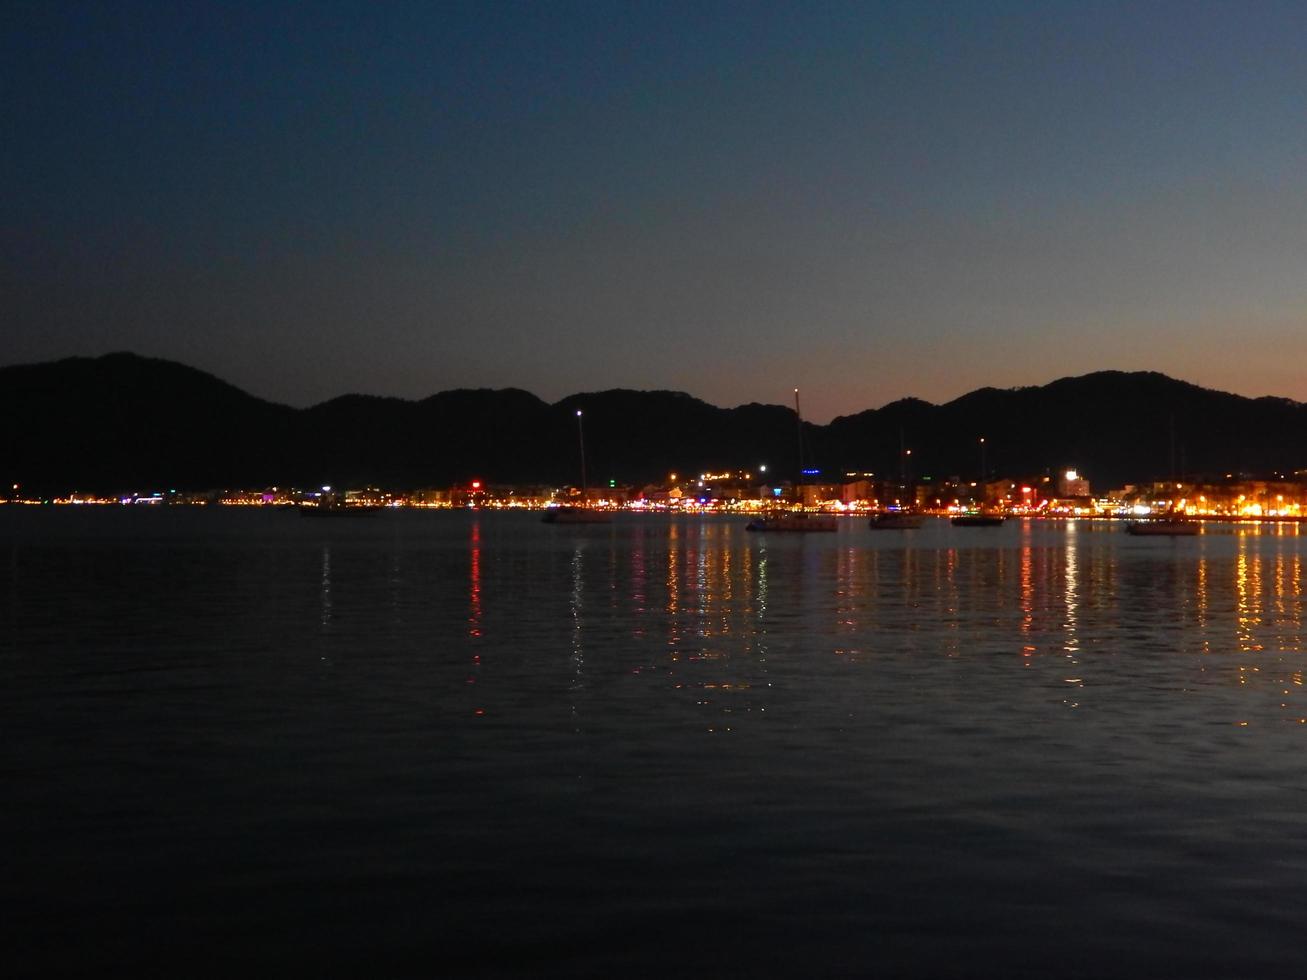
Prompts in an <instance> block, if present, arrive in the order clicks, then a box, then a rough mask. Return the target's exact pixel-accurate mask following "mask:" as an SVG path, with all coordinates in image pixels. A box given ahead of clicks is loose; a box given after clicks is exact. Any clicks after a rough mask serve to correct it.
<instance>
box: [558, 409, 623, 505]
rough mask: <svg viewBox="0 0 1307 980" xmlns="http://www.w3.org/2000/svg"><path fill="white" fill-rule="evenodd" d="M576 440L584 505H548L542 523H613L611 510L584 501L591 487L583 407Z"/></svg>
mask: <svg viewBox="0 0 1307 980" xmlns="http://www.w3.org/2000/svg"><path fill="white" fill-rule="evenodd" d="M576 442H577V448H578V449H579V450H580V455H581V500H582V502H583V504H582V506H576V505H574V504H559V505H556V506H552V507H546V508H545V513H544V516H543V517H541V518H540V523H542V524H611V523H612V520H613V515H612V512H611V511H607V510H596V509H595V508H592V507H587V506H584V503H586V502H588V501H589V499H590V487H589V485H588V484H587V482H586V473H585V429H584V428H583V427H582V425H581V409H579V408H578V409H577V410H576Z"/></svg>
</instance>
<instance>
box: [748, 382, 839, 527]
mask: <svg viewBox="0 0 1307 980" xmlns="http://www.w3.org/2000/svg"><path fill="white" fill-rule="evenodd" d="M794 419H795V422H796V423H797V424H798V437H799V460H798V461H799V479H798V480H797V481H796V482H795V484H794V496H795V499H794V502H793V504H792V505H790V506H786V505H784V504H782V503H781V502H780V501H777V502H776V505H775V506H773V507H771V508H769V509H768V510H765V511H763V513H761V514H759V515H758V516H757V517H755V518H754V519H753V520H751V521H749V523H748V524H746V525H745V526H744V529H745V530H746V531H787V532H789V531H792V532H804V531H834V530H835V515H834V514H821V513H811V514H810V513H808V512H807V511H805V510H804V509H803V476H804V474H805V473H806V472H807V471H806V470H804V468H803V413H802V412H801V411H800V409H799V389H798V388H795V389H794ZM813 472H816V471H815V470H814V471H813Z"/></svg>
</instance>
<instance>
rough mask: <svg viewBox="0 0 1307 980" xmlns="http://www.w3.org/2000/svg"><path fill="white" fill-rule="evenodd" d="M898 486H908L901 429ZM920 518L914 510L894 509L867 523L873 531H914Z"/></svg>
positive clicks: (906, 464)
mask: <svg viewBox="0 0 1307 980" xmlns="http://www.w3.org/2000/svg"><path fill="white" fill-rule="evenodd" d="M899 485H900V486H901V487H903V488H905V489H906V488H907V485H908V450H907V449H906V448H905V447H904V445H903V429H902V428H900V429H899ZM921 523H922V518H921V515H920V514H918V513H917V512H916V511H914V510H910V509H908V508H906V507H895V508H894V509H893V510H884V511H881V512H880V513H879V514H876V515H875V516H874V517H872V518H871V520H870V521H868V522H867V524H868V526H869V527H870V528H871V529H872V530H873V531H915V530H916V529H917V528H919V527H921Z"/></svg>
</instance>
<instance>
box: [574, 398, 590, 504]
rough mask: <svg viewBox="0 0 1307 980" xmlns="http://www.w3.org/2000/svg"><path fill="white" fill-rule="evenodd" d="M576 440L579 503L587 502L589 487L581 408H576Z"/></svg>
mask: <svg viewBox="0 0 1307 980" xmlns="http://www.w3.org/2000/svg"><path fill="white" fill-rule="evenodd" d="M576 441H577V443H578V444H579V445H580V447H581V503H583V504H584V503H587V502H588V500H589V497H590V488H589V487H588V486H587V485H586V482H585V430H584V429H583V428H582V427H581V410H580V409H579V408H578V409H577V410H576Z"/></svg>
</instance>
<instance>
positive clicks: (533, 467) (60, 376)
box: [0, 353, 1307, 492]
mask: <svg viewBox="0 0 1307 980" xmlns="http://www.w3.org/2000/svg"><path fill="white" fill-rule="evenodd" d="M578 408H580V409H583V410H584V412H585V437H586V450H587V459H588V461H589V472H590V476H591V478H592V480H593V481H594V482H600V481H607V480H609V479H613V480H617V481H618V482H621V483H636V484H640V483H645V482H649V481H654V480H659V479H663V478H665V477H666V475H667V474H668V473H669V472H672V471H677V472H682V473H694V472H699V471H701V470H704V469H710V468H712V469H716V468H750V469H752V468H754V467H756V466H757V465H758V464H760V463H767V464H769V467H770V472H772V473H774V474H777V475H778V476H779V477H785V476H790V475H792V474H793V472H794V470H795V469H796V468H797V467H796V464H795V423H794V413H793V411H792V410H790V409H788V408H785V407H783V406H779V405H758V404H752V405H743V406H740V407H737V408H719V407H716V406H713V405H709V404H708V403H706V402H703V401H700V400H699V399H697V398H693V397H691V396H689V395H686V394H684V393H680V392H670V391H630V390H612V391H602V392H594V393H589V394H577V395H571V396H568V397H567V398H564V399H562V400H561V401H559V402H557V403H556V404H553V405H550V404H548V403H546V402H544V401H541V400H540V399H539V398H537V397H535V396H534V395H532V394H530V393H528V392H525V391H520V390H516V389H504V390H485V389H482V390H459V391H447V392H441V393H439V394H435V395H432V396H431V397H429V398H425V399H423V400H421V401H407V400H403V399H398V398H377V397H370V396H362V395H344V396H342V397H339V398H335V399H332V400H330V401H328V402H324V403H322V404H320V405H316V406H313V407H312V408H308V409H295V408H291V407H289V406H285V405H278V404H275V403H272V402H268V401H264V400H262V399H259V398H255V397H253V396H252V395H249V394H247V393H246V392H243V391H241V390H240V389H238V388H235V387H233V386H232V385H230V384H227V383H226V382H224V381H222V380H220V379H218V378H215V377H213V376H212V375H209V374H205V373H204V372H202V371H198V370H196V369H194V368H190V367H187V366H185V365H182V364H177V363H173V362H169V361H163V360H157V359H149V358H143V357H138V356H136V355H133V354H125V353H123V354H110V355H106V356H104V357H98V358H68V359H66V360H61V361H55V362H50V363H45V364H31V365H19V366H13V367H6V368H0V478H3V479H4V480H6V482H9V483H12V482H21V483H23V484H24V485H25V486H27V487H29V488H39V489H42V490H45V491H48V492H52V491H63V490H68V489H74V488H76V489H80V490H87V491H106V492H111V491H123V490H145V489H162V488H176V489H204V488H211V487H223V486H265V485H273V484H290V485H298V486H311V485H318V484H322V483H331V484H333V485H340V486H357V485H363V484H378V485H384V486H387V487H394V488H411V487H419V486H445V485H450V484H453V483H456V482H460V481H465V480H470V479H473V478H480V479H482V480H486V481H490V482H500V483H562V482H566V481H569V480H570V481H575V480H576V479H578V472H579V467H578V464H577V460H578V454H577V441H576V410H577V409H578ZM982 436H983V437H984V438H985V463H986V469H987V470H988V472H989V473H990V474H991V475H994V474H1037V473H1045V472H1055V471H1056V470H1058V469H1061V468H1063V467H1067V466H1074V467H1077V468H1079V469H1080V470H1082V471H1083V472H1085V473H1086V474H1087V475H1089V477H1090V478H1091V479H1092V480H1093V481H1094V484H1095V485H1096V486H1100V487H1103V486H1110V485H1119V484H1121V483H1125V482H1127V481H1137V480H1146V479H1160V478H1165V477H1166V476H1167V475H1169V474H1170V472H1171V469H1172V465H1173V462H1172V461H1173V460H1174V466H1175V467H1176V468H1177V469H1179V470H1182V471H1184V472H1188V473H1191V474H1192V473H1200V472H1201V473H1225V472H1245V473H1249V472H1251V473H1267V472H1273V471H1277V470H1278V471H1288V470H1294V469H1301V468H1304V467H1307V406H1304V405H1302V404H1299V403H1296V402H1291V401H1287V400H1285V399H1278V398H1256V399H1253V398H1245V397H1242V396H1239V395H1232V394H1228V393H1226V392H1220V391H1212V390H1209V389H1205V388H1200V387H1198V386H1196V385H1192V384H1188V383H1186V382H1183V381H1177V380H1174V379H1172V378H1168V377H1166V376H1165V375H1161V374H1156V373H1149V372H1138V373H1123V372H1116V371H1105V372H1098V373H1095V374H1089V375H1084V376H1082V377H1071V378H1062V379H1059V380H1057V381H1053V382H1051V383H1050V384H1047V385H1042V386H1038V387H1028V388H1017V389H1009V390H1000V389H995V388H982V389H979V390H977V391H973V392H971V393H969V394H966V395H963V396H962V397H961V398H957V399H955V400H953V401H951V402H948V403H946V404H944V405H933V404H930V403H929V402H925V401H921V400H919V399H903V400H900V401H896V402H892V403H890V404H888V405H885V406H884V407H882V408H879V409H871V410H868V411H865V412H860V413H858V414H856V415H851V416H843V417H840V418H837V419H835V420H833V421H832V422H831V423H830V424H829V425H825V426H817V425H811V424H808V425H805V443H806V446H807V453H806V457H807V458H806V463H807V464H808V465H809V466H816V467H819V468H820V469H821V470H822V471H823V474H829V475H834V474H842V473H844V472H846V471H872V472H877V473H881V474H886V475H897V473H898V469H899V447H900V445H901V444H902V445H905V446H907V447H908V448H911V449H912V450H913V453H912V456H911V464H912V465H911V475H912V476H915V477H922V476H933V477H946V476H952V475H956V476H961V477H963V478H971V479H974V478H975V477H976V476H978V475H979V471H980V463H981V454H980V444H979V439H980V438H981V437H982Z"/></svg>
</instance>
